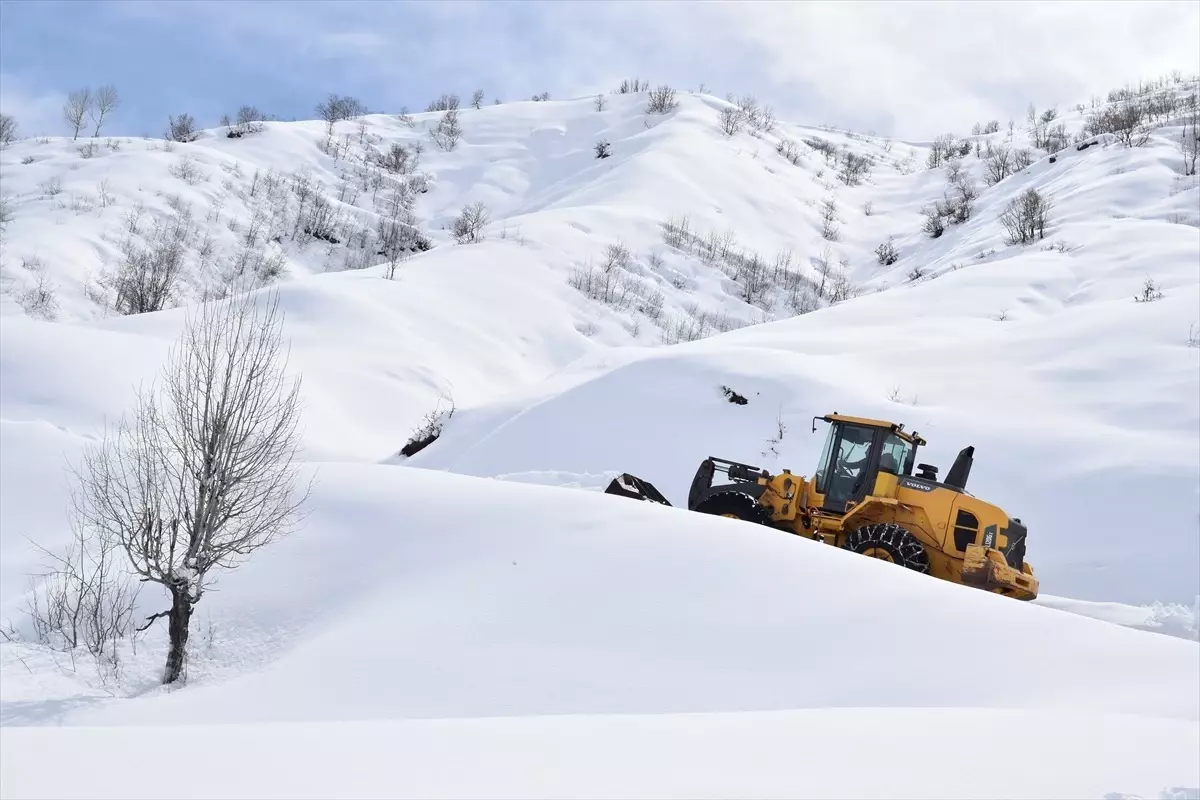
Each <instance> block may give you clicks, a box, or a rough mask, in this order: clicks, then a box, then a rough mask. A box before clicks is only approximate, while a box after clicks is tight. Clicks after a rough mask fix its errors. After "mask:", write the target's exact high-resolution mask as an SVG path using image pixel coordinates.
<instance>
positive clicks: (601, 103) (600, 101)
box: [595, 94, 608, 111]
mask: <svg viewBox="0 0 1200 800" xmlns="http://www.w3.org/2000/svg"><path fill="white" fill-rule="evenodd" d="M595 105H596V110H597V111H603V110H604V109H605V108H606V107H607V106H608V100H607V99H606V98H605V97H604V95H602V94H598V95H596V99H595Z"/></svg>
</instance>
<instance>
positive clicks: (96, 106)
mask: <svg viewBox="0 0 1200 800" xmlns="http://www.w3.org/2000/svg"><path fill="white" fill-rule="evenodd" d="M120 104H121V98H120V96H119V95H118V94H117V87H116V86H113V85H112V84H108V85H106V86H101V87H100V88H99V89H97V90H96V94H95V95H94V96H93V98H92V103H91V106H90V107H89V108H88V114H89V116H91V118H92V122H93V123H95V126H96V127H95V128H93V129H92V136H93V137H96V136H99V135H100V126H101V125H103V124H104V121H105V120H106V119H108V116H109V114H111V113H112V112H113V110H114V109H115V108H116V107H117V106H118V105H120Z"/></svg>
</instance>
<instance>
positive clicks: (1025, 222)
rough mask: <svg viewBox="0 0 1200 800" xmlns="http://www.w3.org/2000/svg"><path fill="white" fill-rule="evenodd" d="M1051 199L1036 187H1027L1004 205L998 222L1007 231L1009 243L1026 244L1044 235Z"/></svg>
mask: <svg viewBox="0 0 1200 800" xmlns="http://www.w3.org/2000/svg"><path fill="white" fill-rule="evenodd" d="M1050 207H1051V201H1050V199H1049V198H1046V197H1043V196H1042V195H1041V194H1039V193H1038V191H1037V190H1036V189H1028V190H1026V191H1025V192H1022V193H1021V194H1020V195H1019V196H1017V197H1015V198H1013V200H1012V201H1011V202H1010V203H1009V204H1008V205H1007V206H1006V207H1005V209H1004V211H1003V212H1002V213H1001V214H1000V224H1001V225H1003V226H1004V230H1005V231H1006V232H1007V233H1008V243H1009V244H1028V243H1029V242H1032V241H1035V240H1040V239H1042V238H1044V237H1045V235H1046V225H1047V223H1048V220H1049V213H1050Z"/></svg>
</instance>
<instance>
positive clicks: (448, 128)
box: [429, 108, 463, 152]
mask: <svg viewBox="0 0 1200 800" xmlns="http://www.w3.org/2000/svg"><path fill="white" fill-rule="evenodd" d="M462 134H463V130H462V126H460V125H459V124H458V111H457V110H456V109H453V108H452V109H450V110H449V111H447V112H446V113H445V114H443V115H442V118H441V119H440V120H438V124H437V125H436V126H435V127H433V128H431V129H430V131H429V136H430V138H432V139H433V141H434V143H435V144H437V146H438V147H440V148H441V149H443V150H445V151H447V152H449V151H451V150H453V149H454V148H455V147H457V146H458V140H459V139H461V138H462Z"/></svg>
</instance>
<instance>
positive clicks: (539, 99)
mask: <svg viewBox="0 0 1200 800" xmlns="http://www.w3.org/2000/svg"><path fill="white" fill-rule="evenodd" d="M530 99H531V100H533V101H534V102H535V103H545V102H546V101H547V100H549V99H550V93H549V92H541V93H539V94H535V95H534V96H533V97H532V98H530Z"/></svg>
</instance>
